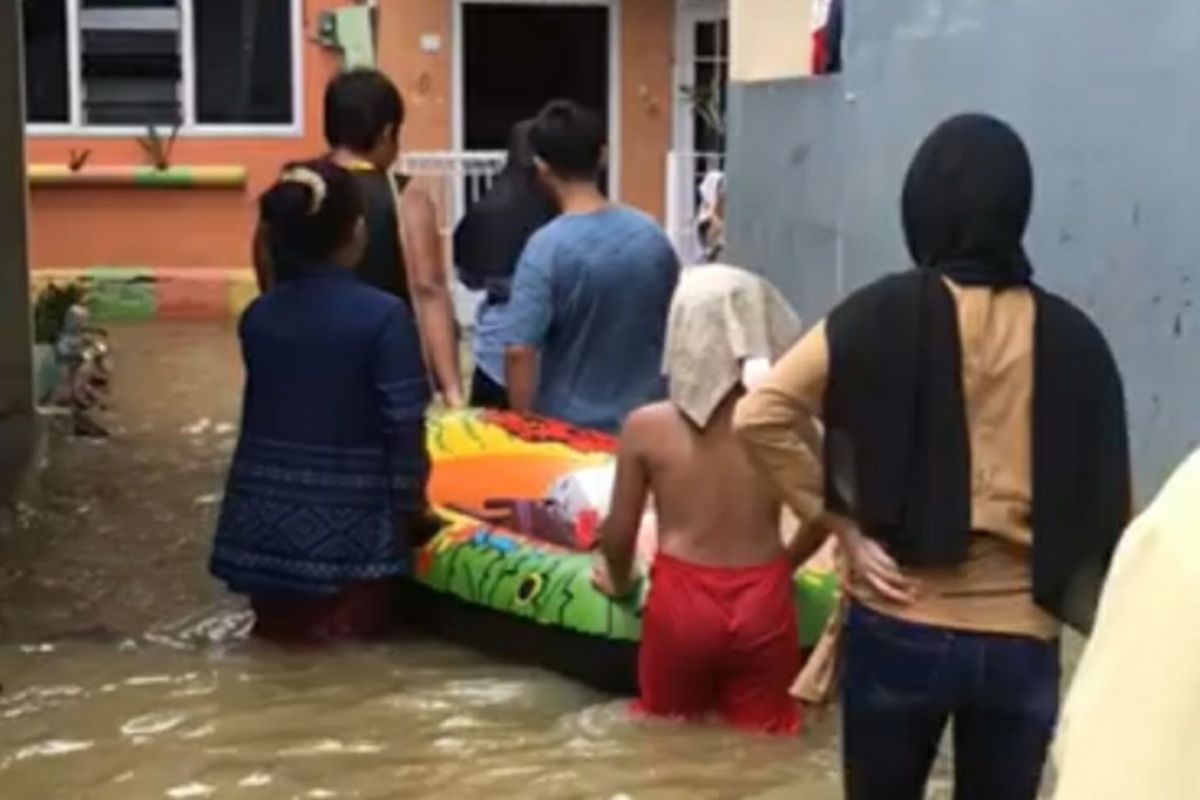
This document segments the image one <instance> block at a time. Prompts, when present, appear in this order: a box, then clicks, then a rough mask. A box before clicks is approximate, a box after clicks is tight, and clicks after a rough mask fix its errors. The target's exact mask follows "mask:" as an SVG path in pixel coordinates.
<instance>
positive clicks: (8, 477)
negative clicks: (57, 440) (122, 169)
mask: <svg viewBox="0 0 1200 800" xmlns="http://www.w3.org/2000/svg"><path fill="white" fill-rule="evenodd" d="M21 31H22V28H21V4H20V3H19V2H0V505H2V504H5V503H8V502H10V501H12V500H13V499H14V498H15V496H16V491H17V489H18V488H19V487H20V485H21V483H22V478H23V477H24V476H25V474H26V472H27V470H28V467H29V464H30V461H31V460H32V457H33V452H34V443H35V439H36V429H37V425H36V420H35V416H34V405H33V337H32V325H31V320H30V310H29V264H28V247H27V239H26V233H27V230H26V220H25V213H26V212H25V209H26V205H27V204H26V201H27V199H28V194H27V188H26V182H25V97H24V94H25V92H24V80H23V77H22V73H23V61H22V41H21V39H22V34H21Z"/></svg>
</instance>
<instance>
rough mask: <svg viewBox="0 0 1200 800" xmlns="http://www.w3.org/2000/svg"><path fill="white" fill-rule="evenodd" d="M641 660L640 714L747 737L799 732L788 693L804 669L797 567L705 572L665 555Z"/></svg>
mask: <svg viewBox="0 0 1200 800" xmlns="http://www.w3.org/2000/svg"><path fill="white" fill-rule="evenodd" d="M650 574H651V582H650V597H649V598H648V599H647V601H646V608H645V612H644V614H643V618H642V644H641V648H640V650H639V653H638V683H639V684H640V688H641V699H640V700H639V701H638V703H637V706H636V707H637V709H638V710H639V711H642V712H645V713H648V714H654V715H659V716H670V717H683V718H697V717H703V716H706V715H708V714H710V713H712V712H714V711H715V712H717V713H718V714H719V715H720V716H721V718H722V719H724V720H725V722H727V723H729V724H730V725H733V726H735V727H738V728H747V729H751V730H756V731H764V732H767V733H795V732H797V731H799V729H800V726H801V721H802V720H801V715H800V707H799V705H798V704H797V702H796V701H795V700H794V699H793V698H792V697H791V695H790V694H789V690H790V688H791V685H792V682H793V681H794V680H795V678H796V675H797V674H798V673H799V672H800V668H801V667H802V666H803V657H802V656H801V654H800V643H799V638H798V636H797V631H796V606H795V594H794V591H795V590H794V586H793V582H792V568H791V566H790V565H789V564H788V562H787V560H786V559H783V558H781V559H779V560H778V561H773V562H771V563H770V564H764V565H761V566H755V567H742V568H726V567H702V566H697V565H694V564H688V563H686V562H683V561H680V560H679V559H676V558H671V557H670V556H667V555H664V554H662V553H659V554H658V555H657V556H655V558H654V563H653V565H652V566H651V571H650Z"/></svg>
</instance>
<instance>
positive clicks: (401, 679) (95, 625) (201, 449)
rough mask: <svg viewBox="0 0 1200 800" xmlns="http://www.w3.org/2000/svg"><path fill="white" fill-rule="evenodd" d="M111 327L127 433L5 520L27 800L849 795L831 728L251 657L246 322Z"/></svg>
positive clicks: (539, 680)
mask: <svg viewBox="0 0 1200 800" xmlns="http://www.w3.org/2000/svg"><path fill="white" fill-rule="evenodd" d="M112 333H113V336H114V339H115V345H116V354H117V378H116V383H115V398H114V399H115V404H114V405H115V408H114V414H113V418H114V420H115V427H116V434H115V435H114V436H113V438H112V439H111V440H109V441H107V442H104V443H92V442H85V441H70V440H67V439H65V438H63V437H62V436H54V437H52V438H51V442H50V445H49V451H48V467H47V469H46V470H45V471H44V472H43V474H42V475H41V477H40V479H39V481H38V484H37V486H35V487H34V490H33V492H32V494H31V497H30V500H29V503H28V504H27V505H26V506H24V507H22V508H21V509H20V510H19V512H18V513H16V514H6V515H4V516H3V517H0V681H2V682H3V684H4V691H3V693H2V694H0V786H2V787H3V789H2V791H0V794H2V796H3V797H4V798H11V799H12V800H50V799H51V798H70V800H91V799H92V798H95V799H96V800H117V799H118V798H119V799H120V800H141V798H174V799H175V800H186V798H210V797H212V798H264V799H265V800H273V799H274V798H313V799H314V800H315V799H316V798H406V797H437V798H479V797H497V798H498V797H516V796H520V797H526V798H636V799H638V800H640V799H642V798H662V800H669V799H670V798H681V800H702V799H703V798H746V797H749V798H760V800H766V799H767V798H793V797H804V798H807V799H808V800H825V799H826V798H835V797H840V795H841V793H840V790H839V782H838V758H837V747H836V741H837V738H836V730H835V727H836V723H835V720H834V719H833V718H832V717H831V716H829V717H826V718H825V719H823V720H819V721H816V722H815V723H814V724H813V725H811V730H810V731H809V733H808V734H807V735H806V736H805V737H803V738H802V739H799V740H774V739H768V738H764V737H755V736H745V735H740V734H737V733H733V732H729V731H725V730H721V729H718V728H715V727H700V726H681V725H670V724H650V723H645V722H634V721H631V720H630V719H629V718H628V717H627V716H626V714H625V713H624V703H622V702H620V701H616V700H613V699H612V698H607V697H604V696H600V695H597V694H595V693H593V692H590V691H588V690H586V689H584V688H581V687H579V686H577V685H574V684H571V683H569V682H567V681H565V680H562V679H560V678H557V677H555V676H553V675H550V674H548V673H544V672H541V671H538V670H535V669H525V668H516V667H512V666H508V665H505V664H503V663H500V662H498V661H495V660H490V659H487V658H484V657H481V656H479V655H476V654H474V653H471V652H468V651H465V650H461V649H458V648H456V647H454V646H451V645H448V644H444V643H440V642H437V641H433V640H430V639H426V638H403V637H401V638H397V639H396V640H395V641H394V642H391V643H388V644H385V645H379V646H372V647H356V648H347V649H343V650H334V651H325V652H306V653H285V652H280V651H277V650H273V649H270V648H267V647H264V646H261V645H257V644H254V643H251V642H248V641H247V640H246V636H245V633H246V630H247V627H248V625H249V615H248V614H247V613H246V612H245V610H244V609H243V607H242V606H241V604H240V603H239V602H238V600H237V599H235V598H233V597H230V596H229V595H227V594H225V593H224V591H223V590H222V589H221V587H220V586H219V585H217V584H216V583H215V582H214V581H213V580H211V579H210V578H209V576H208V574H207V571H206V561H207V557H208V546H209V539H210V536H211V532H212V528H213V522H214V516H215V514H216V509H217V503H218V502H219V494H218V493H219V491H220V486H221V481H222V477H223V475H224V470H225V467H226V464H227V459H228V457H229V453H230V451H231V450H232V447H233V443H234V437H235V435H236V431H235V427H234V426H235V424H236V421H237V408H238V400H239V393H240V389H241V366H240V360H239V357H238V353H237V347H236V340H235V335H234V329H233V327H232V325H228V326H217V325H200V324H194V325H188V324H167V323H155V324H153V325H149V326H139V327H123V328H117V329H115V330H113V331H112ZM941 773H942V775H943V776H944V769H943V770H941ZM938 784H939V785H940V786H941V787H942V788H940V789H938V790H937V791H936V793H935V794H936V795H937V796H944V784H945V781H944V778H943V779H939V781H938Z"/></svg>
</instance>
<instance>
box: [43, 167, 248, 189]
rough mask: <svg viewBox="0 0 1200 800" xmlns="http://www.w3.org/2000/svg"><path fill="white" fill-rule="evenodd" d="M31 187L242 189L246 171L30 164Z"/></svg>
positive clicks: (223, 168) (242, 168) (244, 184)
mask: <svg viewBox="0 0 1200 800" xmlns="http://www.w3.org/2000/svg"><path fill="white" fill-rule="evenodd" d="M28 176H29V185H30V186H32V187H34V188H52V187H60V188H72V187H95V188H101V189H104V188H135V189H242V188H245V186H246V168H245V167H239V166H207V165H206V166H195V167H186V166H183V167H168V168H167V169H156V168H154V167H149V166H139V167H132V166H95V167H88V166H85V167H83V168H81V169H79V170H75V171H72V170H71V168H70V167H68V166H66V165H64V164H30V165H29V170H28Z"/></svg>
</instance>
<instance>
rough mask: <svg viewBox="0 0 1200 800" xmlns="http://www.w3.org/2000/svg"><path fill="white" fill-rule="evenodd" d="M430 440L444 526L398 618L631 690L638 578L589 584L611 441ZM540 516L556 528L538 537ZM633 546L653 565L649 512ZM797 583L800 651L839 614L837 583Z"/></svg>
mask: <svg viewBox="0 0 1200 800" xmlns="http://www.w3.org/2000/svg"><path fill="white" fill-rule="evenodd" d="M428 441H429V449H430V455H431V458H432V460H433V464H434V467H433V474H432V477H431V481H430V489H429V492H430V500H431V502H432V503H433V504H434V506H435V508H436V510H437V513H438V514H439V515H440V516H441V518H442V519H443V520H444V524H443V526H442V528H441V529H440V531H439V532H438V533H437V534H436V535H435V536H434V537H433V538H432V539H431V540H430V541H429V542H428V544H426V545H425V546H424V547H423V548H422V549H421V550H420V551H418V553H417V556H416V563H415V565H414V570H413V580H412V581H410V582H409V583H408V585H407V586H406V589H405V597H404V598H403V602H404V609H405V616H406V617H407V618H408V619H409V620H410V621H411V622H413V623H416V624H418V625H421V626H426V627H428V628H429V629H430V630H433V631H436V632H437V634H438V635H440V636H444V637H447V638H450V639H452V640H455V641H458V642H461V643H463V644H466V645H469V646H472V647H475V648H478V649H482V650H484V651H486V652H489V653H492V654H494V655H497V656H499V657H501V658H504V659H507V660H512V661H516V662H522V663H529V664H535V665H539V666H542V667H545V668H547V669H551V670H554V671H556V672H559V673H561V674H563V675H565V676H567V677H569V678H572V679H575V680H578V681H581V682H583V683H586V684H589V685H591V686H594V687H596V688H598V689H601V690H604V691H609V692H614V693H623V694H632V693H635V692H636V689H637V681H636V661H637V643H638V638H639V636H640V633H641V606H642V601H643V599H644V597H645V592H646V588H647V587H646V585H645V584H646V581H642V585H641V586H640V588H639V591H638V592H637V593H636V594H635V596H634V597H631V598H630V599H629V600H626V601H620V602H614V601H612V600H610V599H608V598H607V597H605V596H604V595H602V594H600V593H599V592H597V591H596V590H595V589H594V588H593V587H592V585H591V554H590V553H589V552H588V549H587V548H588V545H589V544H590V542H591V537H592V535H593V533H594V529H595V524H596V522H597V521H598V519H599V517H600V516H602V509H603V508H604V506H605V505H606V503H607V487H606V486H605V485H604V482H605V477H604V476H605V473H606V471H607V472H608V474H609V478H611V469H612V466H613V462H614V451H615V444H616V443H615V441H614V440H613V439H612V438H611V437H609V436H606V435H604V434H600V433H596V432H591V431H584V430H579V429H576V428H572V427H570V426H567V425H564V424H561V423H558V422H554V421H551V420H546V419H541V418H536V417H528V416H521V415H516V414H510V413H504V412H495V411H463V412H454V413H448V414H444V415H441V416H435V417H431V419H430V421H429V426H428ZM597 482H599V486H597ZM522 509H524V510H525V511H526V512H529V511H532V512H534V513H532V514H530V513H524V514H522V513H520V512H521V510H522ZM539 515H540V516H539ZM547 516H554V517H555V519H556V520H557V522H558V524H556V525H551V526H546V525H542V526H540V529H539V525H538V524H537V523H538V521H539V520H541V521H543V522H544V520H545V518H546V517H547ZM522 520H524V522H522ZM638 549H639V555H640V557H641V559H642V560H643V561H644V562H647V563H648V562H649V561H650V560H652V559H653V551H654V526H653V517H652V515H648V516H647V522H646V524H645V525H643V531H642V534H641V537H640V541H639V545H638ZM795 586H796V589H795V591H796V607H797V610H798V612H799V615H800V644H801V645H802V646H803V647H805V648H810V647H812V646H813V645H814V644H815V642H816V641H817V639H818V638H819V636H820V634H821V631H822V629H823V627H824V625H825V621H826V619H827V618H828V616H829V614H830V613H832V611H833V609H834V606H835V605H836V602H837V580H836V577H835V576H834V574H833V573H832V572H831V571H828V570H824V569H816V568H811V567H810V568H806V569H802V570H800V571H798V572H797V574H796V584H795Z"/></svg>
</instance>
